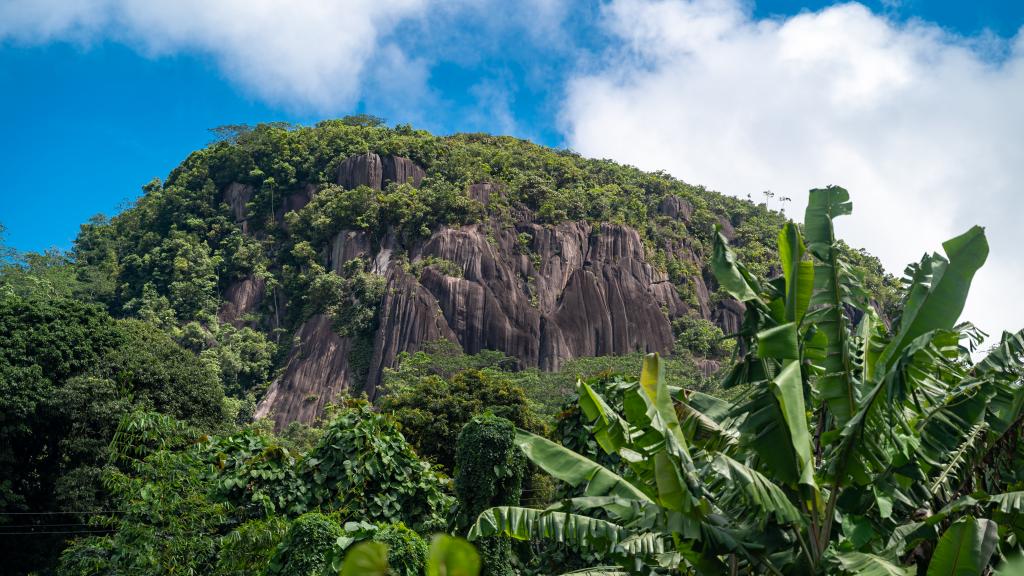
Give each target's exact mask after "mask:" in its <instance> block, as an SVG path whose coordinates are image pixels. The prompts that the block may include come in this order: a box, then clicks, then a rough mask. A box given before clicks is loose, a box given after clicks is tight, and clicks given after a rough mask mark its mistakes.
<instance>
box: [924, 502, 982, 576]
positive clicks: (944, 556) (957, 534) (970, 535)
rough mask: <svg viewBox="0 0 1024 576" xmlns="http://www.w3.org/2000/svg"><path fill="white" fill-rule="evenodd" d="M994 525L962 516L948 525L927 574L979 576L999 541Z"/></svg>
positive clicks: (933, 575)
mask: <svg viewBox="0 0 1024 576" xmlns="http://www.w3.org/2000/svg"><path fill="white" fill-rule="evenodd" d="M997 528H998V526H997V525H996V523H995V522H993V521H991V520H987V519H985V518H974V517H972V516H965V517H963V518H961V519H959V520H957V521H956V522H954V523H953V525H952V526H950V527H949V529H948V530H946V532H945V533H944V534H943V535H942V538H940V539H939V544H938V546H936V548H935V553H934V554H933V555H932V561H931V563H929V564H928V576H980V575H981V574H982V573H983V572H984V571H985V569H986V567H987V566H988V562H989V559H990V558H992V553H993V552H995V549H996V544H997V543H998V542H999V534H998V531H997Z"/></svg>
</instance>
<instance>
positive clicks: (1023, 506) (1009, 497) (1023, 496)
mask: <svg viewBox="0 0 1024 576" xmlns="http://www.w3.org/2000/svg"><path fill="white" fill-rule="evenodd" d="M988 501H989V502H992V503H994V504H997V505H998V506H999V511H1000V512H1002V513H1004V514H1020V513H1021V512H1022V511H1024V492H1022V491H1016V492H1004V493H1002V494H993V495H992V496H989V497H988Z"/></svg>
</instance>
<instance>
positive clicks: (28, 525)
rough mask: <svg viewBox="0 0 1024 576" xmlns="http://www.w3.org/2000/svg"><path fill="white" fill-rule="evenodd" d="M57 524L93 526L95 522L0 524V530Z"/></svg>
mask: <svg viewBox="0 0 1024 576" xmlns="http://www.w3.org/2000/svg"><path fill="white" fill-rule="evenodd" d="M57 526H93V527H95V526H96V525H95V524H86V523H84V522H76V523H70V524H68V523H65V524H0V530H7V529H9V528H54V527H57Z"/></svg>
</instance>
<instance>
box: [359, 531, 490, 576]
mask: <svg viewBox="0 0 1024 576" xmlns="http://www.w3.org/2000/svg"><path fill="white" fill-rule="evenodd" d="M389 564H393V563H392V562H391V554H390V551H389V549H388V546H387V545H386V544H384V543H381V542H362V543H360V544H357V545H355V546H353V547H352V549H351V550H349V552H348V554H346V556H345V563H344V565H343V566H342V569H341V575H342V576H349V575H351V576H387V575H391V574H403V572H401V571H396V570H395V568H394V567H389ZM479 574H480V558H479V557H478V556H477V553H476V551H475V550H474V549H473V546H472V545H470V544H469V543H468V542H466V541H465V540H462V539H459V538H452V537H450V536H447V535H444V534H439V535H437V536H435V537H434V539H433V540H432V541H431V543H430V549H429V553H428V558H427V562H426V576H478V575H479Z"/></svg>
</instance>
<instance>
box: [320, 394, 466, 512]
mask: <svg viewBox="0 0 1024 576" xmlns="http://www.w3.org/2000/svg"><path fill="white" fill-rule="evenodd" d="M300 474H301V475H302V476H303V477H304V478H310V479H311V482H310V483H309V488H308V490H309V492H308V494H307V495H306V502H307V505H308V506H309V507H310V508H314V507H317V506H320V507H331V508H337V509H339V510H340V511H341V513H342V515H343V516H344V517H352V518H361V519H365V520H368V521H370V522H404V523H405V524H406V525H408V526H410V527H412V528H413V529H415V530H430V529H435V528H438V527H440V526H444V525H445V523H446V522H445V517H446V514H447V511H448V509H449V508H450V507H451V505H452V499H451V497H450V496H448V495H447V494H445V492H444V489H445V486H446V485H447V480H446V478H444V476H442V475H441V474H439V473H438V472H435V471H434V470H433V469H431V467H430V465H429V464H427V463H426V462H423V461H422V460H420V459H419V458H418V457H417V456H416V453H415V452H414V451H413V449H412V447H411V446H409V444H408V443H407V442H406V441H405V438H404V437H403V436H402V434H401V433H400V432H399V431H398V426H397V424H395V422H394V421H393V420H392V419H391V418H389V417H387V416H385V415H382V414H379V413H376V412H374V411H373V409H372V408H371V407H370V405H369V404H368V403H366V402H365V401H358V400H352V401H348V402H347V403H346V405H345V406H344V407H343V408H342V409H341V410H339V411H338V413H337V414H336V415H335V416H334V418H333V419H332V421H331V423H330V425H329V426H328V427H327V428H326V429H325V430H324V433H323V436H322V437H321V438H320V441H319V443H317V445H316V447H315V448H313V450H312V451H311V452H310V453H309V454H308V455H307V456H306V457H305V458H304V459H303V460H302V462H301V472H300Z"/></svg>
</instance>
